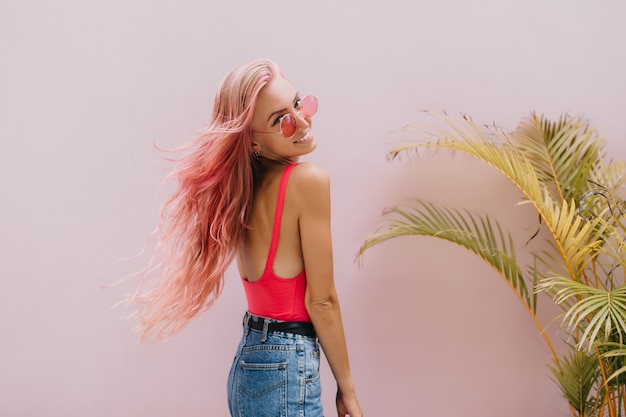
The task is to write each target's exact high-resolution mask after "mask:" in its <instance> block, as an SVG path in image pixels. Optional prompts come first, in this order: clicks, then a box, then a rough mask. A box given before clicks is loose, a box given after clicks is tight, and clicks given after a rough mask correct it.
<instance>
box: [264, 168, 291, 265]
mask: <svg viewBox="0 0 626 417" xmlns="http://www.w3.org/2000/svg"><path fill="white" fill-rule="evenodd" d="M296 165H297V164H293V163H292V164H289V165H287V168H285V170H284V171H283V174H282V176H281V178H280V188H279V189H278V200H277V201H276V214H275V215H274V228H273V230H272V242H271V243H270V252H269V254H268V255H267V263H266V264H265V269H266V270H268V269H269V270H271V269H273V267H274V256H275V255H276V248H277V247H278V238H279V236H280V223H281V219H282V215H283V206H284V204H285V192H286V190H287V180H288V179H289V174H291V170H293V168H294V167H295V166H296Z"/></svg>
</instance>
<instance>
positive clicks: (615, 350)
mask: <svg viewBox="0 0 626 417" xmlns="http://www.w3.org/2000/svg"><path fill="white" fill-rule="evenodd" d="M604 347H605V348H607V349H608V350H607V351H606V352H604V353H603V354H602V357H604V358H612V359H617V360H616V363H617V366H616V367H615V371H614V372H613V373H612V374H611V375H609V377H608V381H615V380H616V379H618V378H621V379H622V381H619V383H620V384H621V385H624V383H625V382H626V378H624V374H625V373H626V346H625V345H624V344H622V343H616V342H608V343H605V344H604Z"/></svg>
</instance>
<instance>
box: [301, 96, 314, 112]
mask: <svg viewBox="0 0 626 417" xmlns="http://www.w3.org/2000/svg"><path fill="white" fill-rule="evenodd" d="M315 113H317V97H315V96H304V97H302V115H303V116H304V117H311V116H314V115H315Z"/></svg>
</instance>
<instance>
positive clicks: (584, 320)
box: [537, 277, 626, 350]
mask: <svg viewBox="0 0 626 417" xmlns="http://www.w3.org/2000/svg"><path fill="white" fill-rule="evenodd" d="M537 290H538V291H546V292H548V293H551V294H553V298H554V302H555V303H557V304H559V305H560V304H566V305H568V310H567V312H566V314H565V315H564V317H563V323H567V326H566V327H567V328H568V329H570V330H571V331H575V330H577V329H579V330H580V331H582V335H581V336H580V337H579V338H578V341H577V348H579V349H583V348H585V347H586V348H587V349H588V350H590V349H592V347H593V346H594V343H595V342H596V339H597V338H598V337H601V340H603V341H611V340H618V341H619V342H620V343H622V342H623V340H624V338H625V337H626V285H623V286H621V287H619V288H615V289H613V290H610V291H609V290H603V289H600V288H596V287H592V286H589V285H586V284H584V283H582V282H577V281H572V280H571V279H569V278H567V277H553V278H549V279H545V280H542V281H541V282H540V283H539V284H538V285H537ZM602 330H604V331H602Z"/></svg>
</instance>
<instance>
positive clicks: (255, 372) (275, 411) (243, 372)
mask: <svg viewBox="0 0 626 417" xmlns="http://www.w3.org/2000/svg"><path fill="white" fill-rule="evenodd" d="M239 366H240V373H239V378H238V379H239V381H238V388H239V389H238V391H239V395H238V397H239V398H238V406H239V413H240V415H242V416H255V417H257V416H258V417H286V412H287V411H286V407H287V404H286V402H287V401H286V389H287V388H286V387H287V362H280V363H251V362H245V361H241V362H239Z"/></svg>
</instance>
